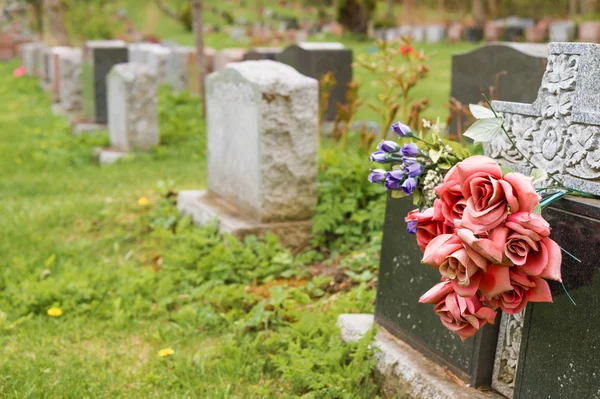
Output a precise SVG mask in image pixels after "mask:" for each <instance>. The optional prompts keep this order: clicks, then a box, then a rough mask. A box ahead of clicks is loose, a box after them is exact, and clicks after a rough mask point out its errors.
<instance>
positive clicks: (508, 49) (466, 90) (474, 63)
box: [449, 43, 548, 135]
mask: <svg viewBox="0 0 600 399" xmlns="http://www.w3.org/2000/svg"><path fill="white" fill-rule="evenodd" d="M547 53H548V46H547V45H545V44H520V43H494V44H488V45H485V46H482V47H480V48H478V49H476V50H473V51H471V52H468V53H463V54H455V55H453V56H452V85H451V91H450V96H451V97H454V98H455V99H457V100H458V101H460V102H461V103H462V104H463V105H464V106H468V104H477V103H478V102H480V101H482V98H483V97H482V93H485V94H486V95H487V96H488V97H489V96H491V97H492V98H494V99H500V100H506V101H519V102H532V101H534V100H535V98H536V96H537V91H538V88H539V86H540V83H541V81H542V76H543V75H544V71H545V70H546V58H547ZM490 88H493V90H492V91H493V92H494V93H490ZM492 94H493V95H492ZM469 122H470V121H469V119H468V118H467V117H466V116H460V115H453V121H452V124H451V126H450V127H449V131H450V133H451V134H453V135H461V134H462V133H464V132H465V131H466V129H467V128H468V126H469Z"/></svg>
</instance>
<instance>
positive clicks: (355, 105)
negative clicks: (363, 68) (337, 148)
mask: <svg viewBox="0 0 600 399" xmlns="http://www.w3.org/2000/svg"><path fill="white" fill-rule="evenodd" d="M359 89H360V85H359V84H358V82H356V81H355V80H353V81H352V82H350V83H348V87H347V89H346V98H345V101H344V104H342V103H340V102H338V103H337V104H336V107H337V114H336V117H335V120H334V122H333V140H334V142H336V143H339V142H342V143H343V144H344V145H343V149H344V150H347V149H348V135H349V133H350V128H351V127H352V122H354V119H355V118H356V114H357V113H358V110H359V109H360V106H361V105H362V104H363V100H362V99H361V98H360V97H359Z"/></svg>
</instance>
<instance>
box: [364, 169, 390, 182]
mask: <svg viewBox="0 0 600 399" xmlns="http://www.w3.org/2000/svg"><path fill="white" fill-rule="evenodd" d="M386 173H387V172H386V171H385V170H383V169H371V173H369V177H368V179H369V181H370V182H371V183H383V182H384V181H385V175H386Z"/></svg>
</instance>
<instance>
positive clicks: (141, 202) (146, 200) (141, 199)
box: [138, 197, 150, 206]
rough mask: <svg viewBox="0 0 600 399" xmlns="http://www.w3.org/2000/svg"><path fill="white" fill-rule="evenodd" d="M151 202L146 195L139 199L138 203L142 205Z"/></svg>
mask: <svg viewBox="0 0 600 399" xmlns="http://www.w3.org/2000/svg"><path fill="white" fill-rule="evenodd" d="M149 203H150V201H148V198H146V197H141V198H140V199H139V200H138V204H139V205H140V206H147V205H148V204H149Z"/></svg>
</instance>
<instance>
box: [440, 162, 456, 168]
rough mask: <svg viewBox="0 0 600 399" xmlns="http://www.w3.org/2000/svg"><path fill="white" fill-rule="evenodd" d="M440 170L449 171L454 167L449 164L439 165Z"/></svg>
mask: <svg viewBox="0 0 600 399" xmlns="http://www.w3.org/2000/svg"><path fill="white" fill-rule="evenodd" d="M437 166H438V168H440V169H443V170H448V169H450V168H451V167H452V165H450V164H449V163H448V162H444V163H438V165H437Z"/></svg>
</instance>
